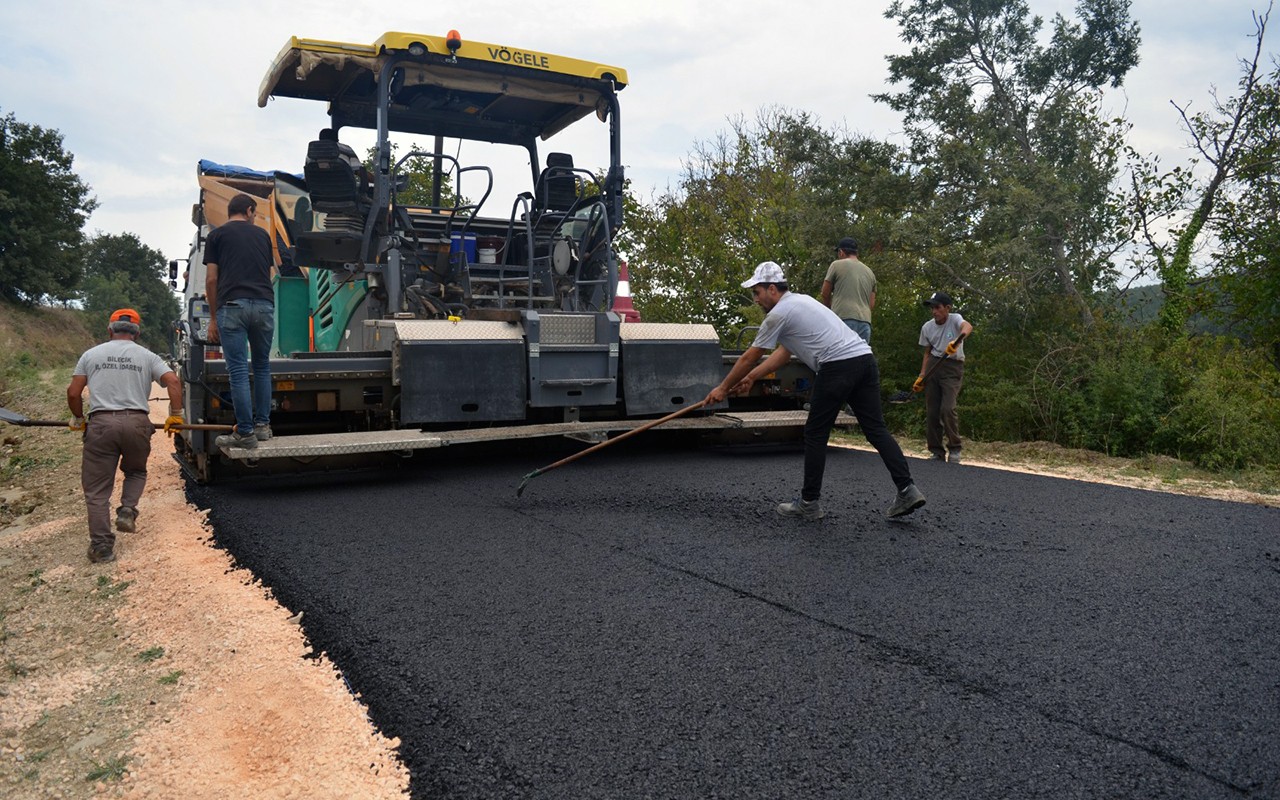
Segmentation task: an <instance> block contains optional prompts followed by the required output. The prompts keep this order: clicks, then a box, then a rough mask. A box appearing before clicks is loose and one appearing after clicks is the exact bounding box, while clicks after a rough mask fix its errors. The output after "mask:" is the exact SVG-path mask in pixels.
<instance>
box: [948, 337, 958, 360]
mask: <svg viewBox="0 0 1280 800" xmlns="http://www.w3.org/2000/svg"><path fill="white" fill-rule="evenodd" d="M959 349H960V340H959V339H956V340H955V341H954V342H952V343H951V344H949V345H947V355H949V356H954V355H955V354H956V350H959Z"/></svg>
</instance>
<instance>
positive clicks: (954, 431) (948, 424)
mask: <svg viewBox="0 0 1280 800" xmlns="http://www.w3.org/2000/svg"><path fill="white" fill-rule="evenodd" d="M963 382H964V362H963V361H956V360H955V359H951V358H948V359H947V360H946V361H943V362H942V363H941V364H939V365H938V368H937V369H935V370H934V371H933V374H932V375H930V376H929V379H928V380H927V381H925V384H924V404H925V420H926V422H925V441H926V442H927V443H928V445H929V452H931V453H933V454H934V455H938V456H941V455H946V452H947V450H959V449H960V415H959V414H957V413H956V398H957V397H959V396H960V384H961V383H963ZM943 434H946V444H947V449H946V450H944V449H942V439H943Z"/></svg>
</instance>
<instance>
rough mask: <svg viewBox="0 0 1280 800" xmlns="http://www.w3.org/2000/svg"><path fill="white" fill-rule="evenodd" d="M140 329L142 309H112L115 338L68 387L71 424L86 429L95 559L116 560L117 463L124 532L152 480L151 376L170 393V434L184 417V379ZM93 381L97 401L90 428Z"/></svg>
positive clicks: (94, 352)
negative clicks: (149, 469) (113, 507)
mask: <svg viewBox="0 0 1280 800" xmlns="http://www.w3.org/2000/svg"><path fill="white" fill-rule="evenodd" d="M141 330H142V317H141V316H140V315H139V314H138V312H137V311H134V310H133V309H132V308H122V309H120V310H118V311H116V312H115V313H113V314H112V315H111V321H110V322H109V323H108V324H107V332H108V333H109V334H110V337H111V338H110V339H109V340H108V341H106V342H103V343H102V344H100V345H98V346H96V347H92V348H90V349H88V350H86V351H85V353H84V354H83V355H81V356H80V360H79V361H78V362H76V368H75V371H74V372H72V374H71V383H70V384H68V385H67V407H68V408H69V409H71V417H72V419H71V423H70V425H69V426H68V427H70V428H71V430H73V431H82V432H83V433H84V453H83V455H82V456H81V459H80V485H81V487H82V488H83V489H84V504H85V506H86V507H87V509H88V513H89V560H90V561H92V562H93V563H95V564H97V563H101V562H104V561H114V560H115V541H116V535H115V532H114V531H112V530H111V494H112V492H113V491H114V490H115V481H116V469H117V467H118V468H119V469H120V471H121V472H123V473H124V486H123V487H122V488H121V490H120V507H119V508H117V509H116V527H115V529H116V530H117V531H121V532H124V533H133V532H134V531H135V530H136V529H137V527H136V526H137V521H138V500H139V499H140V498H141V497H142V490H143V488H145V487H146V485H147V458H148V457H149V456H150V455H151V434H153V433H155V430H156V429H155V425H153V424H152V422H151V419H150V418H149V411H150V409H149V406H148V400H149V398H150V396H151V383H152V381H155V382H156V383H159V384H160V385H161V386H163V387H164V388H165V389H167V390H168V392H169V416H168V418H166V419H165V421H164V431H165V433H167V434H169V435H170V436H172V435H173V434H174V431H175V426H179V425H181V424H182V421H183V420H182V383H181V382H180V381H179V380H178V376H177V375H176V374H174V371H173V370H172V369H170V368H169V365H168V364H166V363H165V362H164V359H162V358H160V356H158V355H156V354H155V353H153V352H151V351H150V350H148V349H147V348H145V347H143V346H142V345H140V344H138V343H137V341H136V340H137V338H138V334H139V333H140V332H141ZM86 386H87V387H88V388H89V402H90V408H89V414H88V416H87V419H88V423H87V427H86V415H85V413H84V397H83V394H84V390H85V387H86Z"/></svg>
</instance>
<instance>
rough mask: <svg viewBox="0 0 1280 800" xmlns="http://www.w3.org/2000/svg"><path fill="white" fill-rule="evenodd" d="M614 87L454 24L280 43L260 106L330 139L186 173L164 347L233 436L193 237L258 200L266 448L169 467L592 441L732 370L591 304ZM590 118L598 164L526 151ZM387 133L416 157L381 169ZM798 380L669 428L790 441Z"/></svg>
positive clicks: (209, 470) (799, 370) (605, 222)
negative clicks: (272, 260)
mask: <svg viewBox="0 0 1280 800" xmlns="http://www.w3.org/2000/svg"><path fill="white" fill-rule="evenodd" d="M627 80H628V78H627V73H626V71H625V70H623V69H621V68H618V67H613V66H608V65H604V64H596V63H591V62H587V61H580V60H577V59H572V58H565V57H561V56H555V55H550V54H546V53H541V52H534V51H531V50H522V49H516V48H512V47H508V46H505V45H495V44H487V43H483V42H473V41H466V40H463V39H462V37H461V36H459V35H458V34H457V33H456V32H453V31H451V32H450V33H449V34H448V35H447V36H444V37H439V36H425V35H417V34H407V33H387V34H385V35H383V36H382V37H381V38H379V39H378V40H377V41H375V42H374V43H373V44H350V43H342V42H331V41H317V40H310V39H299V38H293V39H291V40H290V41H289V42H288V44H286V45H285V47H284V48H283V49H282V50H281V51H280V53H279V55H278V56H277V57H276V58H275V60H274V61H273V62H272V64H271V67H270V69H269V70H268V72H267V74H266V77H265V78H264V79H263V82H262V86H261V89H260V92H259V96H258V104H259V106H264V107H265V106H266V105H267V104H268V102H269V101H271V100H272V98H277V99H278V98H296V99H301V100H310V101H320V102H323V103H324V104H326V106H327V113H328V120H327V127H326V128H325V129H324V130H322V131H321V132H320V134H318V135H317V138H316V139H315V140H314V141H311V142H310V143H309V144H305V145H300V153H299V157H300V159H301V158H302V157H303V155H304V152H302V151H305V159H304V160H303V169H302V172H301V173H297V172H265V171H256V170H252V169H246V168H243V167H231V166H226V165H221V164H216V163H213V162H208V161H202V162H200V166H199V176H198V177H199V180H200V184H201V192H200V202H199V203H198V204H197V205H196V207H195V209H194V211H193V222H195V224H196V225H197V234H196V236H195V239H194V241H193V245H192V251H191V254H190V258H189V259H188V271H187V275H186V278H187V280H186V289H185V299H186V311H185V314H184V318H183V319H182V320H181V321H180V322H179V325H178V346H177V356H178V359H179V365H180V374H181V377H182V379H183V381H184V382H185V388H186V403H187V409H186V411H187V419H188V420H191V421H193V422H204V423H228V422H232V421H233V420H234V410H233V409H232V407H231V400H230V391H229V383H228V380H227V371H226V365H225V362H224V361H223V360H222V358H221V353H220V351H219V350H218V349H217V346H216V345H214V344H211V343H209V342H207V341H206V340H205V335H204V334H205V331H206V330H207V327H208V318H209V308H208V304H207V303H206V302H205V299H204V269H203V265H202V256H203V247H204V241H205V237H206V236H207V235H208V232H209V231H210V230H212V229H213V227H215V226H216V225H217V224H219V223H220V222H221V221H224V220H225V207H226V201H227V200H228V199H229V198H230V196H232V195H234V194H235V193H237V192H241V191H243V192H248V193H250V194H253V195H255V196H257V197H259V198H262V200H261V201H260V203H259V213H258V219H257V224H259V225H261V226H262V227H264V228H265V229H266V230H267V231H268V232H269V233H270V234H271V236H272V239H273V242H274V244H275V249H276V251H277V257H278V266H279V274H278V275H277V276H276V278H275V300H276V334H275V342H274V348H273V358H272V364H271V367H272V378H273V384H274V385H273V387H272V427H273V429H274V431H275V433H276V436H275V438H273V439H271V440H269V441H265V442H262V443H260V445H259V446H258V447H257V448H255V449H253V450H239V449H228V450H226V451H220V450H219V449H218V448H216V447H215V446H214V443H213V435H212V434H209V433H207V432H204V431H188V432H184V433H183V435H182V436H181V437H180V438H179V439H178V440H177V458H178V460H179V462H180V463H181V464H182V465H183V467H184V469H185V470H186V471H187V472H188V473H189V474H190V475H191V476H192V477H194V478H195V479H196V480H198V481H210V480H213V479H215V478H216V477H219V476H222V475H229V474H233V473H237V472H243V471H244V470H245V469H262V468H264V467H280V466H283V467H284V468H286V469H288V468H290V467H291V466H301V465H304V464H313V463H316V462H320V463H324V464H331V465H340V464H341V463H343V462H344V461H347V460H351V459H352V458H354V457H358V456H362V455H368V454H376V453H383V454H386V453H394V454H400V455H408V454H411V453H413V452H414V451H417V450H422V449H428V448H435V447H441V446H445V445H450V444H461V443H465V442H475V441H483V440H495V439H517V438H523V437H537V436H557V435H569V436H574V437H577V438H581V439H584V440H586V441H600V440H602V439H603V438H604V437H607V436H608V435H610V434H612V433H617V432H621V431H625V430H628V429H631V428H634V427H637V426H639V425H641V424H643V423H644V422H645V421H646V420H651V419H652V418H654V417H657V416H660V415H666V414H669V413H671V412H672V411H674V410H676V409H679V408H681V407H683V406H686V405H688V404H690V403H693V402H696V401H698V400H701V399H702V398H703V397H704V396H705V395H706V393H707V392H708V391H709V390H710V389H711V387H712V386H714V385H715V384H717V383H718V382H719V381H720V380H721V378H722V377H723V375H724V374H725V371H726V366H725V364H726V359H727V358H730V356H729V355H727V354H726V353H724V352H723V351H722V349H721V347H720V343H719V337H718V336H717V334H716V332H715V331H714V329H712V327H711V326H710V325H703V324H656V323H645V322H626V323H624V322H622V321H621V320H620V318H619V316H618V315H617V314H615V313H613V312H612V311H611V310H610V309H611V308H612V301H613V298H614V294H615V291H616V288H617V283H618V263H619V260H618V255H617V253H616V252H615V250H614V237H615V234H616V233H617V232H618V230H619V227H620V226H621V224H622V206H623V202H622V192H623V178H624V169H623V164H622V156H621V113H620V107H619V103H618V94H619V92H621V91H622V90H623V89H624V88H625V87H626V86H627ZM592 124H595V126H596V127H595V128H594V130H595V131H598V132H600V133H598V134H597V135H607V138H608V146H607V153H608V156H607V158H608V163H607V164H600V165H592V166H590V167H587V166H584V165H582V164H579V163H576V162H575V160H574V158H573V155H572V154H571V153H567V152H560V151H548V152H546V153H545V155H544V154H542V153H540V150H539V148H540V145H542V144H543V143H545V142H547V141H548V140H550V139H551V138H552V137H553V136H556V135H557V134H560V133H561V132H562V131H565V130H566V129H568V128H570V127H571V126H573V127H574V130H575V131H576V130H577V129H578V128H582V127H583V126H591V125H592ZM351 128H357V129H367V130H370V131H375V132H376V141H375V144H374V146H373V149H372V159H371V164H370V163H369V162H366V161H365V160H363V159H360V158H359V157H357V156H356V154H355V153H354V151H353V150H352V149H351V148H350V147H349V146H347V145H346V144H344V143H343V142H342V131H343V130H344V129H351ZM393 133H395V134H408V135H411V136H422V137H428V139H429V140H431V141H432V142H433V143H434V146H433V147H432V149H430V150H409V151H408V152H405V153H404V154H403V155H399V156H396V148H395V147H394V146H393V144H392V134H393ZM446 143H449V145H450V146H446ZM454 143H457V146H453V145H454ZM463 143H468V144H469V143H484V144H485V146H495V145H496V146H509V148H508V149H513V151H514V152H517V153H520V154H521V155H522V158H527V164H528V172H527V174H526V175H525V176H524V177H523V178H520V177H518V176H516V178H517V179H518V180H519V183H520V185H521V187H522V188H520V189H519V190H518V191H515V192H513V193H512V195H513V196H507V197H500V196H498V194H499V193H498V192H495V185H497V186H502V185H504V183H503V181H495V172H494V167H493V166H492V165H490V164H486V163H468V162H466V156H465V155H461V154H462V153H463V150H462V147H461V145H462V144H463ZM599 150H600V151H601V152H605V151H606V148H603V147H602V148H599ZM450 151H451V152H452V153H453V154H451V152H450ZM467 152H468V153H470V152H471V151H470V149H468V150H467ZM460 158H461V160H460ZM424 162H425V163H429V164H430V165H431V169H430V170H429V172H430V174H431V176H432V181H433V183H432V185H431V191H430V192H429V193H428V194H427V196H425V197H424V196H422V193H421V192H419V193H418V195H417V196H415V197H413V198H412V202H410V201H409V199H408V198H407V192H406V185H407V177H408V165H411V164H422V163H424ZM521 163H523V161H522V162H521ZM519 171H520V172H523V170H519ZM498 177H503V178H504V180H505V181H506V182H507V183H510V180H511V178H512V176H498ZM810 380H811V375H809V374H808V373H807V372H806V371H805V370H804V369H803V367H800V366H797V367H795V368H794V369H793V370H790V371H787V372H782V373H779V374H778V376H776V379H775V380H771V381H766V382H763V384H762V386H761V387H760V388H759V389H758V390H757V392H756V393H755V395H754V397H752V398H744V399H742V400H734V401H733V403H734V406H733V407H732V408H731V407H729V406H721V407H720V408H717V409H706V410H704V411H703V412H702V413H700V414H697V415H692V414H691V415H688V417H687V418H684V419H681V420H680V423H681V425H682V426H684V427H692V428H701V429H705V430H708V431H715V430H739V431H741V430H747V431H763V430H767V429H779V428H783V429H790V430H793V431H794V430H795V429H796V426H797V425H799V424H800V423H801V422H802V419H801V416H802V414H800V413H798V412H797V411H796V409H798V408H799V407H800V404H801V403H802V402H803V400H804V398H805V396H806V394H807V391H808V388H809V383H810Z"/></svg>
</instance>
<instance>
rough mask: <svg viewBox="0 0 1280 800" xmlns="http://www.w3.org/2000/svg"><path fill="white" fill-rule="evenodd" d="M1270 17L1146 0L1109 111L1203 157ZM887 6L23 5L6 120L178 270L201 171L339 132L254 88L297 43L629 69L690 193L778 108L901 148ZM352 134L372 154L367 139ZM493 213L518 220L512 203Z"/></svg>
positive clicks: (12, 45) (1168, 153) (630, 104)
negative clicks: (1190, 138) (549, 57)
mask: <svg viewBox="0 0 1280 800" xmlns="http://www.w3.org/2000/svg"><path fill="white" fill-rule="evenodd" d="M1263 2H1265V0H1257V2H1254V3H1250V2H1246V1H1245V0H1134V2H1133V6H1132V14H1133V16H1134V18H1136V19H1137V21H1138V22H1139V24H1140V25H1141V28H1142V50H1141V57H1142V61H1141V63H1140V64H1139V66H1138V67H1137V68H1136V69H1135V70H1134V71H1133V72H1131V73H1130V74H1129V76H1128V79H1127V81H1126V85H1125V87H1124V90H1123V91H1122V92H1120V93H1117V94H1116V95H1115V96H1114V97H1113V98H1112V100H1111V103H1112V107H1111V108H1110V109H1109V110H1110V111H1112V112H1114V113H1123V114H1124V115H1125V116H1127V117H1128V118H1129V119H1130V120H1131V121H1132V122H1133V123H1134V125H1135V130H1134V133H1133V136H1132V139H1131V141H1132V143H1133V144H1134V145H1135V146H1137V147H1138V148H1139V149H1140V150H1144V151H1147V152H1156V153H1159V154H1161V158H1162V162H1163V163H1164V164H1165V165H1167V166H1172V165H1173V164H1175V163H1183V162H1184V161H1185V160H1186V159H1187V158H1188V157H1189V153H1188V152H1187V150H1186V149H1185V141H1186V139H1185V135H1184V134H1183V133H1182V132H1181V130H1180V129H1179V127H1178V116H1177V112H1176V110H1175V109H1174V108H1173V107H1172V106H1171V105H1170V101H1171V100H1172V101H1176V102H1178V103H1179V104H1186V103H1190V104H1192V107H1193V109H1205V108H1207V107H1208V103H1209V89H1210V87H1211V86H1214V85H1216V86H1218V87H1219V88H1220V89H1222V91H1223V94H1224V95H1226V94H1230V93H1232V92H1233V91H1234V90H1235V84H1236V81H1237V79H1238V77H1239V69H1238V63H1237V62H1238V59H1240V58H1242V57H1248V56H1250V55H1252V52H1253V40H1252V39H1251V38H1250V34H1252V33H1253V32H1254V26H1253V22H1252V19H1251V16H1250V11H1251V10H1252V9H1255V8H1259V7H1261V4H1262V3H1263ZM888 5H889V2H888V0H809V1H806V2H794V3H774V2H764V1H763V0H714V1H713V2H698V3H693V2H674V1H671V0H646V2H626V3H622V2H618V3H598V4H589V5H586V6H575V5H574V4H564V3H560V4H554V3H533V2H528V0H523V1H522V2H512V1H511V0H500V1H496V2H486V0H475V1H474V2H470V3H456V4H452V3H442V2H423V3H394V4H392V3H386V2H378V3H373V2H365V1H364V0H311V1H310V2H307V3H280V2H270V0H253V1H252V2H249V1H246V0H223V1H222V2H217V3H200V4H193V3H192V4H189V3H176V2H154V1H153V0H134V1H133V2H78V1H75V2H55V3H51V4H50V5H44V4H43V3H14V2H9V3H4V4H3V5H2V6H0V113H3V114H8V113H13V114H15V115H16V116H17V118H18V119H19V120H20V121H22V122H27V123H32V124H36V125H40V126H42V127H46V128H56V129H57V130H59V131H61V133H62V135H63V140H64V147H65V148H66V149H67V150H69V151H70V152H71V153H73V154H74V155H75V166H74V168H75V171H76V172H77V173H78V174H79V175H80V176H81V177H82V178H83V179H84V180H86V181H87V182H88V183H89V184H90V185H91V186H92V188H93V193H94V195H95V196H96V197H97V199H98V202H99V208H98V210H97V211H95V212H94V214H93V216H92V217H91V218H90V220H89V225H88V230H89V231H90V232H91V233H93V232H101V233H116V234H118V233H125V232H131V233H135V234H137V235H138V237H139V238H141V239H142V241H143V242H144V243H146V244H147V245H149V246H151V247H153V248H155V249H157V250H160V251H162V252H163V253H164V254H165V255H166V257H168V258H181V257H185V256H186V254H187V249H188V246H189V243H190V240H191V235H192V233H193V228H192V225H191V221H190V210H191V205H192V203H194V202H195V201H196V199H197V187H196V183H195V172H196V162H197V161H199V160H200V159H202V158H207V159H210V160H213V161H218V162H222V163H230V164H240V165H244V166H248V167H253V168H256V169H264V170H266V169H282V170H287V171H291V172H301V169H302V161H303V158H304V156H305V154H306V145H307V142H308V141H310V140H311V139H312V138H314V137H315V134H316V131H317V130H319V129H320V128H321V127H324V126H325V124H326V121H327V117H326V115H325V107H324V105H323V104H321V103H315V102H304V101H299V100H288V99H285V100H279V101H273V102H272V103H270V104H268V106H267V107H266V108H261V109H260V108H258V106H257V92H258V85H259V83H260V82H261V80H262V77H263V75H264V74H265V73H266V70H267V67H268V66H269V64H270V62H271V60H272V59H273V58H274V56H275V55H276V54H277V53H278V52H279V50H280V49H281V48H282V47H283V46H284V45H285V44H286V42H287V41H288V39H289V37H290V36H295V35H296V36H300V37H305V38H316V39H332V40H338V41H348V42H359V43H371V42H373V41H374V40H375V39H377V38H378V37H379V36H380V35H381V34H382V33H384V32H386V31H408V32H418V33H425V34H433V35H441V36H442V35H444V34H445V33H446V32H447V31H448V30H449V29H451V28H456V29H457V30H458V31H460V32H461V34H462V36H463V37H464V38H466V39H472V40H476V41H484V42H491V43H497V44H503V45H508V46H511V47H515V48H523V49H530V50H540V51H544V52H550V53H554V54H557V55H565V56H572V57H576V58H581V59H585V60H591V61H599V62H604V63H607V64H612V65H616V66H620V67H623V68H625V69H626V70H627V71H628V73H629V75H630V81H631V85H630V86H628V87H627V88H626V90H625V91H623V92H622V94H621V103H622V115H621V116H622V122H623V159H624V162H625V163H626V165H627V169H628V174H629V176H630V177H631V178H632V180H633V185H634V186H635V187H636V188H637V189H638V190H639V191H640V193H641V194H642V196H648V195H649V194H650V192H652V191H655V190H656V191H661V190H662V189H664V188H666V187H667V186H668V185H675V183H676V182H677V181H678V178H679V173H680V167H681V162H682V160H683V159H684V158H685V157H686V156H687V155H688V154H689V152H690V150H691V148H692V146H693V144H694V143H695V142H696V141H706V140H709V139H711V138H713V137H714V136H715V135H716V134H717V133H718V132H720V131H723V130H725V129H726V128H727V127H728V120H730V119H731V118H733V117H736V116H739V115H743V116H746V117H748V118H751V117H754V115H755V114H756V112H757V111H758V110H759V109H761V108H764V107H768V106H781V107H784V108H787V109H793V110H803V111H808V112H811V113H813V114H815V115H817V116H818V117H819V119H820V120H822V121H823V122H824V123H828V124H832V125H843V126H845V127H846V128H848V129H849V130H850V131H853V132H858V133H862V134H866V135H869V136H875V137H877V138H884V139H896V137H897V135H898V132H899V129H900V124H899V121H898V118H897V116H896V115H895V114H894V113H893V112H891V111H890V110H889V109H887V108H886V107H885V106H883V105H882V104H879V103H876V102H873V101H872V100H871V99H870V95H871V94H873V93H876V92H881V91H884V90H885V89H886V84H885V78H886V72H887V70H886V63H885V56H886V55H888V54H891V53H900V52H904V51H905V49H906V48H905V46H904V45H903V44H902V43H901V42H900V41H899V40H898V38H897V27H896V25H895V24H893V23H891V22H890V21H888V20H886V19H885V18H884V11H885V9H886V8H887V7H888ZM1030 6H1031V8H1032V10H1033V12H1034V13H1037V14H1040V15H1041V16H1044V17H1045V18H1046V19H1048V18H1051V17H1052V15H1053V14H1054V13H1055V12H1063V13H1066V14H1068V15H1069V14H1070V13H1071V11H1072V9H1073V8H1074V2H1071V1H1070V0H1030ZM1274 22H1275V20H1273V23H1274ZM1273 27H1274V25H1273ZM1278 37H1280V31H1277V32H1273V33H1272V36H1271V37H1270V42H1271V46H1269V47H1268V48H1267V50H1268V51H1270V52H1271V53H1275V52H1276V51H1277V47H1276V44H1275V43H1276V42H1277V41H1280V38H1278ZM591 124H593V123H592V122H591V120H590V119H588V120H584V121H583V122H581V123H579V126H582V125H591ZM343 138H344V140H350V141H351V143H352V144H353V145H355V146H356V147H357V150H360V151H361V152H362V151H363V146H364V145H365V144H367V142H368V141H371V137H369V138H367V139H362V138H360V134H358V133H353V134H351V135H348V132H347V131H344V132H343ZM554 141H555V140H553V143H554ZM424 144H425V142H424ZM578 165H579V166H590V167H594V166H599V165H597V164H589V163H584V161H583V160H582V159H579V164H578ZM464 190H465V187H464ZM493 202H495V203H497V206H496V208H495V210H496V209H501V214H498V213H495V215H505V213H506V212H507V210H508V209H509V207H510V202H511V199H509V198H503V197H498V196H495V200H494V201H493Z"/></svg>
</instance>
